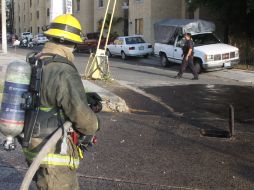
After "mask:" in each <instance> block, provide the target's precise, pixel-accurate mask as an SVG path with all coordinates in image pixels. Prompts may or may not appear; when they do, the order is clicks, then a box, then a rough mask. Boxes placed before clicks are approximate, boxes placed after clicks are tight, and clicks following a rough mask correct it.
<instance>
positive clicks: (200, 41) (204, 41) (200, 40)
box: [192, 33, 221, 46]
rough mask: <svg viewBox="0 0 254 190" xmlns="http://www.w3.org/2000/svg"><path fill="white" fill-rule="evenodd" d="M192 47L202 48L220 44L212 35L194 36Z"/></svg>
mask: <svg viewBox="0 0 254 190" xmlns="http://www.w3.org/2000/svg"><path fill="white" fill-rule="evenodd" d="M192 38H193V42H194V46H203V45H209V44H217V43H221V42H220V40H219V39H218V38H217V37H216V36H215V35H214V34H212V33H205V34H196V35H193V36H192Z"/></svg>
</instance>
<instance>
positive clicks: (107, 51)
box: [106, 49, 112, 57]
mask: <svg viewBox="0 0 254 190" xmlns="http://www.w3.org/2000/svg"><path fill="white" fill-rule="evenodd" d="M106 55H107V56H108V57H112V54H111V52H110V51H109V49H107V50H106Z"/></svg>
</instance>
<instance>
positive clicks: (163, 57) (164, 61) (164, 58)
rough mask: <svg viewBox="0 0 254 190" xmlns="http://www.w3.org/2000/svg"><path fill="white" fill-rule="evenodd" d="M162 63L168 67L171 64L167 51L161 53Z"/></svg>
mask: <svg viewBox="0 0 254 190" xmlns="http://www.w3.org/2000/svg"><path fill="white" fill-rule="evenodd" d="M160 63H161V66H163V67H167V66H168V65H169V61H168V58H167V56H166V54H165V53H161V54H160Z"/></svg>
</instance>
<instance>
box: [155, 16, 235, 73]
mask: <svg viewBox="0 0 254 190" xmlns="http://www.w3.org/2000/svg"><path fill="white" fill-rule="evenodd" d="M162 23H165V21H163V22H161V23H160V26H159V27H158V26H157V29H158V28H159V32H158V33H159V34H157V39H159V41H161V43H158V42H157V43H155V45H154V54H155V55H156V56H159V57H160V59H161V65H162V66H167V65H169V64H170V63H171V62H173V63H179V64H181V63H182V59H183V57H182V53H183V51H182V47H183V44H184V39H183V35H182V34H183V33H185V32H188V33H191V34H192V39H193V41H194V65H195V68H196V70H197V72H198V73H201V71H202V70H215V69H219V68H231V67H232V66H233V65H235V64H238V62H239V50H238V48H236V47H234V46H231V45H228V44H224V43H221V42H220V40H219V39H218V38H217V37H216V36H215V35H214V34H213V31H214V30H215V26H214V24H213V23H210V22H207V21H201V20H182V19H173V20H167V21H166V23H167V25H166V26H167V27H165V25H162ZM172 23H173V24H172ZM161 25H162V26H163V28H161ZM166 28H168V29H167V30H166ZM155 32H156V30H155ZM163 32H166V33H167V35H166V36H165V35H164V39H168V40H167V42H166V43H165V40H164V39H163V38H161V36H159V37H158V35H162V37H163ZM168 34H171V35H168ZM165 37H167V38H165Z"/></svg>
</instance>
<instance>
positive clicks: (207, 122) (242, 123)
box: [0, 49, 254, 190]
mask: <svg viewBox="0 0 254 190" xmlns="http://www.w3.org/2000/svg"><path fill="white" fill-rule="evenodd" d="M18 51H19V52H21V53H25V52H26V50H23V49H22V50H18ZM87 60H88V55H85V54H78V55H77V59H76V61H75V64H76V66H77V67H78V69H79V70H80V73H82V71H84V68H85V64H86V62H87ZM110 69H111V75H112V78H114V79H115V81H111V82H109V81H108V82H104V81H94V82H95V83H96V84H98V85H100V86H102V87H105V88H107V89H109V90H111V91H112V92H114V93H115V94H117V95H119V96H121V97H122V98H124V99H125V101H126V102H127V104H128V106H129V107H130V108H131V109H130V110H131V113H128V114H126V113H100V114H99V116H100V118H101V121H102V128H101V130H100V131H99V133H98V139H99V143H98V145H96V146H95V147H94V148H93V150H92V152H90V153H88V154H87V156H86V157H85V159H84V160H83V161H82V164H81V168H80V169H79V181H80V184H81V189H84V190H86V189H89V190H94V189H106V190H111V189H119V190H129V189H131V190H143V189H144V190H150V189H158V190H164V189H191V190H192V189H205V190H206V189H207V190H208V189H216V190H217V189H228V190H231V189H237V190H238V189H250V190H251V189H253V186H254V169H253V168H254V160H253V156H254V145H253V142H254V140H253V134H254V133H253V132H254V131H253V111H254V110H253V101H252V95H253V85H252V84H250V83H243V82H238V81H234V80H231V79H227V78H224V77H217V76H214V74H212V73H204V74H202V75H200V80H198V81H192V80H190V79H191V78H192V75H191V74H190V73H185V74H184V78H183V79H181V80H175V79H174V78H173V77H174V76H175V75H176V73H177V71H178V69H179V67H178V66H176V65H174V66H172V67H169V68H162V67H160V66H159V64H158V60H157V59H154V58H152V60H147V59H130V60H128V61H122V60H121V59H120V58H117V57H116V58H115V57H114V58H112V59H110ZM236 72H237V71H236ZM229 104H232V105H234V108H235V133H236V135H235V137H234V138H231V139H229V138H224V136H221V135H220V134H224V133H223V132H225V131H226V132H227V131H228V126H229V124H228V117H229V114H228V105H229ZM201 130H205V131H212V132H214V133H215V134H218V136H217V137H209V136H203V135H202V133H201ZM215 136H216V135H215ZM0 155H1V157H0V158H1V162H0V163H1V165H0V168H1V170H0V174H1V176H5V177H3V178H1V180H0V181H1V183H0V189H6V190H8V189H17V187H18V185H19V184H20V182H21V180H22V175H23V174H24V172H25V171H26V167H25V166H24V158H23V156H22V154H21V153H19V152H14V153H6V152H4V151H0ZM11 183H13V184H12V185H11Z"/></svg>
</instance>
